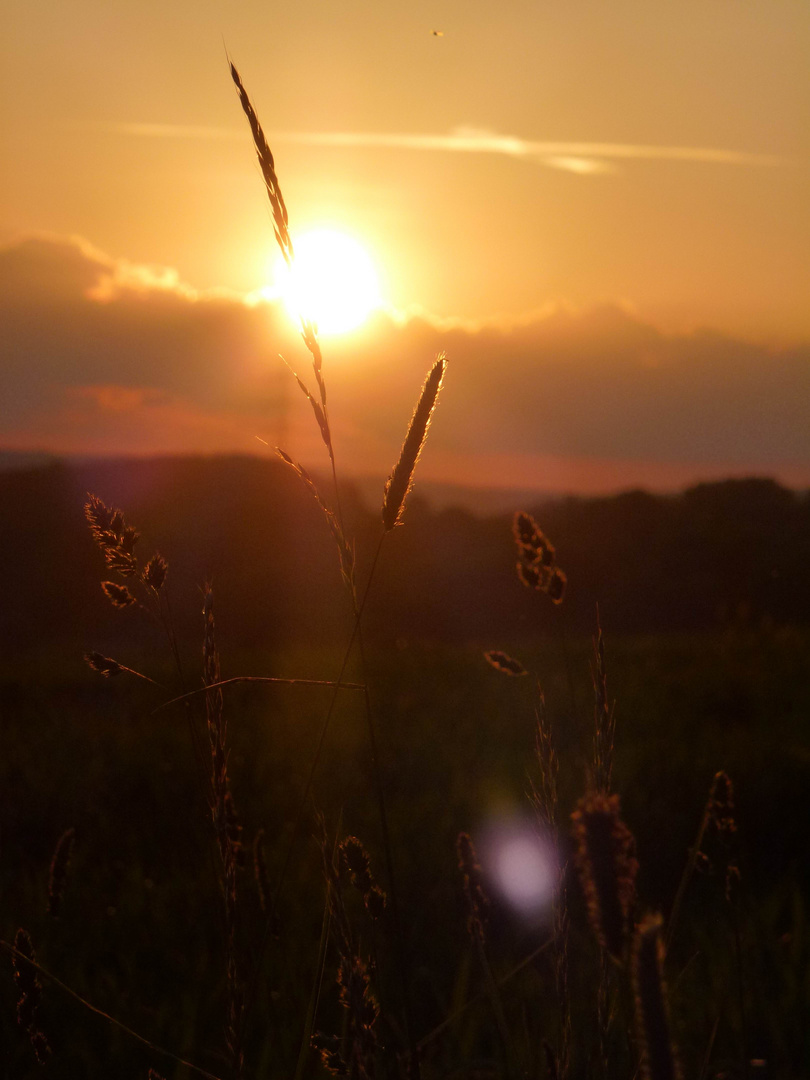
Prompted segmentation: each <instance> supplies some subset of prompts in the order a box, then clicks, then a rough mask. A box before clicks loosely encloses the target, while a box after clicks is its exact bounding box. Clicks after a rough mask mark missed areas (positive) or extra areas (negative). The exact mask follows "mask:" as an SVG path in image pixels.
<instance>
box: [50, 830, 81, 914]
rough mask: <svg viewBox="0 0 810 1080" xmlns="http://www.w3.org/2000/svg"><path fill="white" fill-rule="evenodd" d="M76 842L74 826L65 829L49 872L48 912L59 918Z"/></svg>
mask: <svg viewBox="0 0 810 1080" xmlns="http://www.w3.org/2000/svg"><path fill="white" fill-rule="evenodd" d="M75 843H76V830H75V829H74V828H73V827H71V828H69V829H65V831H64V832H63V833H62V835H61V836H60V837H59V841H58V842H57V845H56V848H55V850H54V853H53V858H52V859H51V867H50V873H49V874H48V914H49V915H51V916H52V917H53V918H54V919H58V918H59V915H60V914H61V911H62V900H63V899H64V896H65V886H66V885H67V876H68V870H69V868H70V859H71V856H72V855H73V847H74V845H75Z"/></svg>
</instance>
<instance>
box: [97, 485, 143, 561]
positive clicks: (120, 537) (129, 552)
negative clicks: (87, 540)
mask: <svg viewBox="0 0 810 1080" xmlns="http://www.w3.org/2000/svg"><path fill="white" fill-rule="evenodd" d="M84 516H85V517H86V519H87V523H88V525H89V526H90V533H91V535H92V537H93V539H94V540H95V541H96V543H97V544H98V546H99V548H100V549H101V552H102V554H103V556H104V561H105V562H106V563H107V566H108V567H109V568H110V570H114V571H115V572H116V573H118V574H121V575H122V576H123V577H134V576H135V574H136V573H137V570H138V563H137V560H136V558H135V554H134V551H135V545H136V544H137V542H138V539H139V536H140V533H138V532H137V531H136V530H135V529H133V528H132V526H130V525H127V523H126V522H125V520H124V515H123V514H122V512H121V511H120V510H117V509H115V508H113V507H109V506H106V505H105V504H104V503H103V502H102V500H101V499H99V498H98V497H97V496H96V495H92V494H90V493H89V492H88V495H87V502H86V503H85V504H84Z"/></svg>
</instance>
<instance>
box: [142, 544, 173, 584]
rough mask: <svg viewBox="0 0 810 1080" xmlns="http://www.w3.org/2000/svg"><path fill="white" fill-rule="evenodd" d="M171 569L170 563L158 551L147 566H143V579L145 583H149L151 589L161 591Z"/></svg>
mask: <svg viewBox="0 0 810 1080" xmlns="http://www.w3.org/2000/svg"><path fill="white" fill-rule="evenodd" d="M168 569H169V564H168V563H167V562H166V560H165V559H164V558H163V556H162V555H159V554H158V553H157V552H155V554H154V555H153V556H152V558H151V559H150V560H149V562H148V563H147V564H146V566H145V567H144V568H143V574H142V575H141V580H142V581H143V583H144V585H147V586H148V587H149V588H150V589H154V590H155V592H160V590H161V589H162V588H163V582H164V581H165V580H166V572H167V571H168Z"/></svg>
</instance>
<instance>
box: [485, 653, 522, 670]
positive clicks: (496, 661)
mask: <svg viewBox="0 0 810 1080" xmlns="http://www.w3.org/2000/svg"><path fill="white" fill-rule="evenodd" d="M484 659H485V660H486V661H487V663H488V664H491V665H492V667H494V668H495V670H496V671H500V672H502V673H503V674H504V675H528V672H527V671H526V668H525V667H524V666H523V664H521V662H520V661H519V660H515V659H514V658H513V657H511V656H508V655H507V654H506V653H505V652H499V651H498V650H497V649H491V650H490V651H489V652H485V653H484Z"/></svg>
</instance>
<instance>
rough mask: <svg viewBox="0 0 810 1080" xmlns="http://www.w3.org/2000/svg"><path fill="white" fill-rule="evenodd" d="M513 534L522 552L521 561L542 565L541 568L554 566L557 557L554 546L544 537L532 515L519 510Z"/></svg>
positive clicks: (513, 526)
mask: <svg viewBox="0 0 810 1080" xmlns="http://www.w3.org/2000/svg"><path fill="white" fill-rule="evenodd" d="M512 532H513V533H514V537H515V543H516V544H517V546H518V548H519V550H520V555H521V559H523V560H525V561H526V562H536V563H540V565H541V566H553V565H554V560H555V559H556V555H557V553H556V551H555V549H554V545H553V544H552V543H551V541H550V540H549V539H548V538H547V537H546V536H545V535H544V533H543V530H542V529H541V528H540V526H539V525H538V524H537V522H536V521H535V520H534V518H533V517H532V515H531V514H527V513H526V512H525V511H523V510H518V511H517V512H516V513H515V517H514V520H513V522H512Z"/></svg>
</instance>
